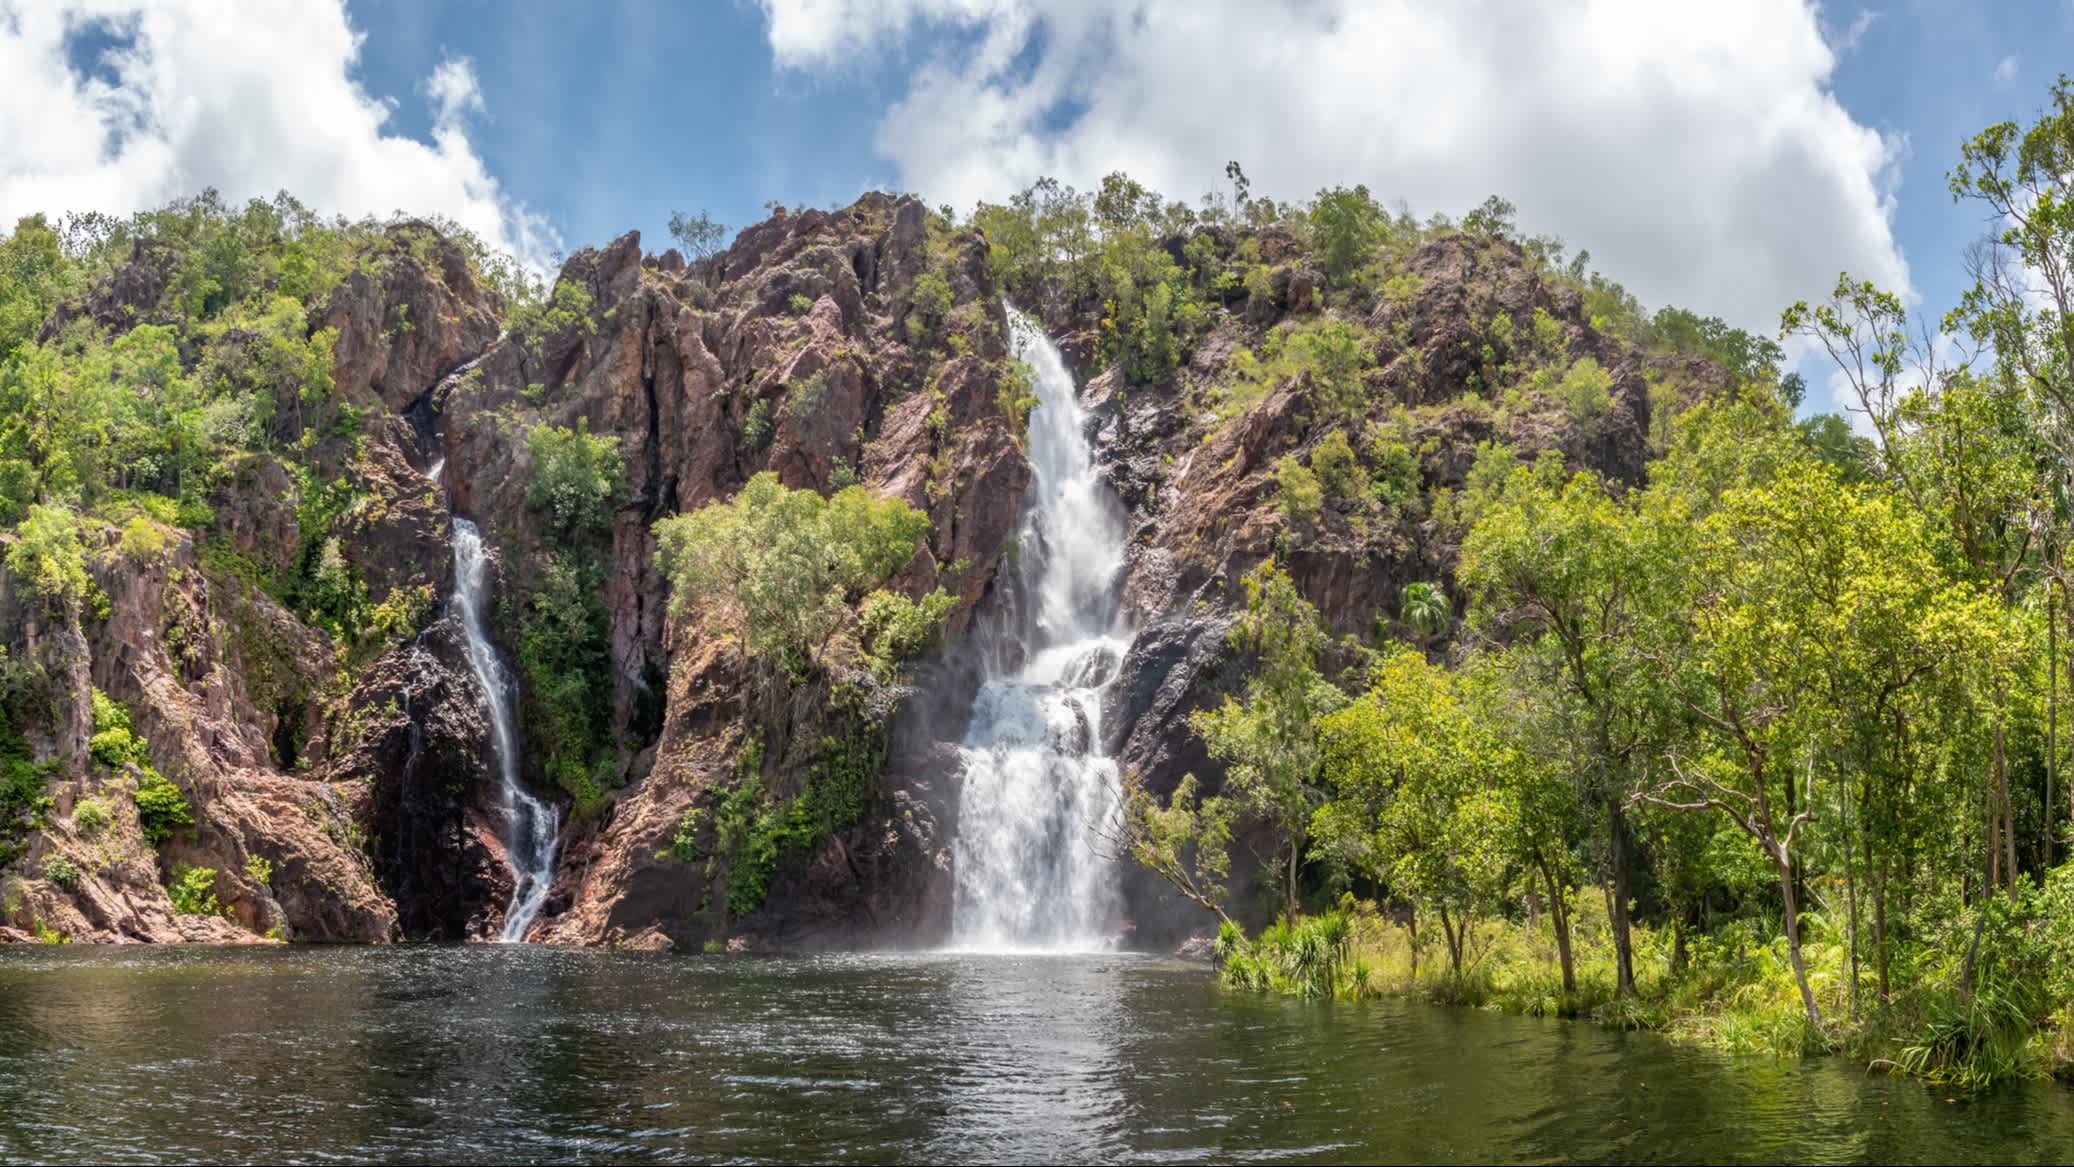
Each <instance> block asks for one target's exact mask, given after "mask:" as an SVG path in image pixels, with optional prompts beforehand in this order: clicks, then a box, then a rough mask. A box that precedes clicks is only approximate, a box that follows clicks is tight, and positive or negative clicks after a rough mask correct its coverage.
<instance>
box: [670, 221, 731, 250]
mask: <svg viewBox="0 0 2074 1167" xmlns="http://www.w3.org/2000/svg"><path fill="white" fill-rule="evenodd" d="M670 237H671V238H672V239H675V240H676V241H677V243H678V245H679V246H681V247H683V248H684V254H685V255H686V256H687V257H689V258H690V259H692V260H693V261H694V262H696V261H698V260H702V259H706V258H708V257H710V256H712V255H714V254H716V253H718V252H719V251H720V247H721V244H723V243H725V242H727V224H725V223H716V222H714V221H713V216H711V215H709V214H707V213H706V212H705V211H704V210H701V211H699V212H698V213H697V214H695V215H692V214H686V213H685V212H683V211H671V212H670Z"/></svg>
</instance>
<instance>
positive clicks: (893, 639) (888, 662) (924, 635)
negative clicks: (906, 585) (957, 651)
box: [857, 588, 957, 675]
mask: <svg viewBox="0 0 2074 1167" xmlns="http://www.w3.org/2000/svg"><path fill="white" fill-rule="evenodd" d="M956 604H957V597H955V596H953V595H951V594H950V593H949V592H946V591H944V590H943V589H942V588H937V589H936V590H935V591H933V592H930V593H929V594H928V595H926V596H923V597H922V599H921V601H920V602H919V603H917V602H916V601H914V600H910V599H908V598H907V597H906V596H904V595H901V594H900V593H898V592H888V591H875V592H873V593H871V594H870V595H868V596H866V597H864V603H863V604H862V605H861V606H860V608H859V609H858V615H857V624H858V630H859V635H860V638H861V639H862V640H863V642H864V647H865V651H867V652H868V653H870V655H871V657H872V661H873V664H874V665H875V666H876V667H877V668H878V670H879V671H880V673H881V675H889V674H890V673H891V672H892V671H893V669H894V668H895V667H896V666H897V665H898V664H899V663H900V662H901V661H903V660H906V659H907V658H909V657H911V656H913V655H915V654H916V653H918V652H921V651H922V650H923V649H925V648H928V647H929V646H930V645H931V644H932V643H934V642H935V640H936V636H937V634H938V633H939V632H941V631H943V618H944V617H945V616H946V615H947V614H949V612H950V610H951V608H952V607H954V606H955V605H956Z"/></svg>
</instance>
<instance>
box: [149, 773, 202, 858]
mask: <svg viewBox="0 0 2074 1167" xmlns="http://www.w3.org/2000/svg"><path fill="white" fill-rule="evenodd" d="M135 798H136V801H137V823H138V825H139V826H141V827H143V828H144V838H145V840H146V841H147V842H149V843H150V844H151V845H152V846H154V847H155V846H157V845H158V844H160V843H163V842H165V841H166V840H167V839H170V838H172V837H173V831H174V829H175V828H177V827H191V826H193V825H194V808H193V807H191V806H189V805H188V802H187V795H186V794H184V793H182V792H181V790H180V787H178V786H176V785H174V784H173V781H172V780H171V779H169V778H167V777H166V776H165V775H163V774H160V773H159V772H158V771H157V770H154V769H152V768H150V767H149V766H146V767H144V768H143V773H142V774H141V776H139V777H138V779H137V792H136V795H135Z"/></svg>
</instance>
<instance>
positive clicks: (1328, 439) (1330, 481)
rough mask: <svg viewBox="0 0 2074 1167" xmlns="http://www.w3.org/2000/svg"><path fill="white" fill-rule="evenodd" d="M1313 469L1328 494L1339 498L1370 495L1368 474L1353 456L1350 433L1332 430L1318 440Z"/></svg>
mask: <svg viewBox="0 0 2074 1167" xmlns="http://www.w3.org/2000/svg"><path fill="white" fill-rule="evenodd" d="M1311 469H1312V471H1314V472H1315V473H1316V474H1317V475H1318V481H1319V482H1320V483H1321V484H1323V486H1324V487H1325V493H1326V494H1327V495H1328V496H1330V497H1331V498H1333V499H1335V500H1338V501H1349V500H1354V499H1360V498H1364V497H1366V496H1367V494H1368V473H1367V471H1365V470H1363V469H1362V468H1361V463H1360V462H1359V461H1357V460H1356V459H1355V457H1354V447H1353V445H1352V444H1351V443H1349V442H1348V441H1347V435H1346V434H1345V433H1343V432H1341V431H1340V430H1333V431H1332V432H1331V433H1329V434H1326V435H1325V436H1324V437H1323V438H1321V439H1319V441H1318V445H1317V447H1316V448H1314V449H1313V450H1312V451H1311Z"/></svg>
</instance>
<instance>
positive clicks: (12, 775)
mask: <svg viewBox="0 0 2074 1167" xmlns="http://www.w3.org/2000/svg"><path fill="white" fill-rule="evenodd" d="M49 772H50V767H48V766H39V765H37V764H36V762H35V759H34V757H33V755H32V754H31V753H30V751H29V742H28V739H27V738H25V737H23V736H22V733H21V731H20V730H18V729H16V728H15V726H14V722H13V721H11V720H9V719H8V718H6V717H5V716H0V867H5V866H6V865H7V864H9V863H11V862H13V861H14V860H15V858H16V857H17V856H19V855H20V854H21V853H22V852H23V851H24V850H26V849H27V846H28V844H27V842H26V839H27V836H28V833H29V832H30V831H33V830H37V829H40V828H41V827H42V826H43V812H44V811H46V810H48V809H49V808H50V802H51V800H50V795H49V794H48V793H46V789H45V788H46V787H47V786H48V784H49V783H48V776H49Z"/></svg>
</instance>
